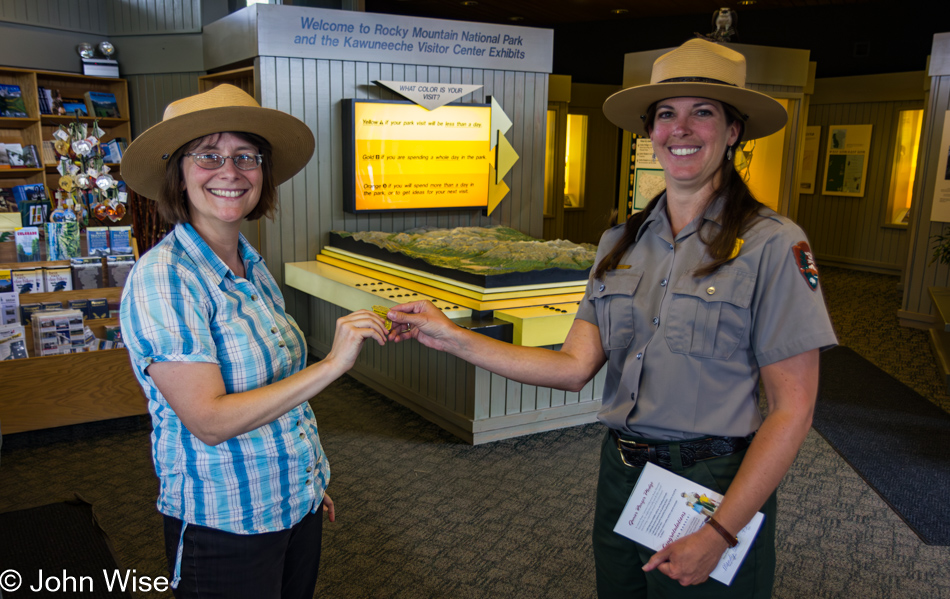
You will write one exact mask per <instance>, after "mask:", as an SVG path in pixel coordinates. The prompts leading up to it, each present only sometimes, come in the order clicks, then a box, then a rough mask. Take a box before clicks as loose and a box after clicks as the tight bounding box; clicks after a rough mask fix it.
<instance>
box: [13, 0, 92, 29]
mask: <svg viewBox="0 0 950 599" xmlns="http://www.w3.org/2000/svg"><path fill="white" fill-rule="evenodd" d="M106 1H108V0H4V1H3V2H0V21H7V22H9V23H19V24H22V25H34V26H37V27H49V28H51V29H65V30H69V31H84V32H87V33H90V34H97V35H106V34H107V33H108V32H109V31H108V27H107V19H106V8H105V2H106Z"/></svg>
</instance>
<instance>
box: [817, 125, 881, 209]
mask: <svg viewBox="0 0 950 599" xmlns="http://www.w3.org/2000/svg"><path fill="white" fill-rule="evenodd" d="M870 151H871V125H832V126H830V127H829V128H828V149H827V152H826V154H825V176H824V178H823V181H824V185H823V188H822V191H821V193H822V194H824V195H829V196H851V197H855V198H860V197H862V196H864V182H865V179H866V178H867V173H868V154H869V153H870Z"/></svg>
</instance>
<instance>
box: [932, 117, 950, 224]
mask: <svg viewBox="0 0 950 599" xmlns="http://www.w3.org/2000/svg"><path fill="white" fill-rule="evenodd" d="M930 220H932V221H936V222H941V223H950V110H948V111H947V112H946V113H944V115H943V135H942V136H941V137H940V161H939V162H938V163H937V181H936V185H935V186H934V203H933V207H931V209H930Z"/></svg>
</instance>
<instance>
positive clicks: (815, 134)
mask: <svg viewBox="0 0 950 599" xmlns="http://www.w3.org/2000/svg"><path fill="white" fill-rule="evenodd" d="M820 139H821V125H809V126H808V127H805V144H804V147H803V148H802V171H801V177H800V178H799V180H798V191H799V192H801V193H815V178H816V177H817V176H818V152H819V149H818V148H819V145H818V144H819V140H820Z"/></svg>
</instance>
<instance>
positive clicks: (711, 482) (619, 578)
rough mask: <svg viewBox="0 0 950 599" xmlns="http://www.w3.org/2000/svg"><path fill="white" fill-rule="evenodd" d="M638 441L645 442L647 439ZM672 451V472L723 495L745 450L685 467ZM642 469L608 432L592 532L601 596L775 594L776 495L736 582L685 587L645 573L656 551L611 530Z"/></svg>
mask: <svg viewBox="0 0 950 599" xmlns="http://www.w3.org/2000/svg"><path fill="white" fill-rule="evenodd" d="M625 438H627V437H625ZM634 440H637V441H639V442H646V440H643V439H634ZM670 455H671V462H672V468H670V469H671V470H672V471H673V472H675V473H676V474H679V475H680V476H683V477H686V478H688V479H690V480H692V481H694V482H696V483H699V484H700V485H703V486H704V487H707V488H709V489H712V490H713V491H716V492H717V493H721V494H725V493H726V490H727V489H728V488H729V485H730V483H732V479H733V478H734V477H735V475H736V472H738V470H739V465H740V464H742V458H743V457H744V456H745V450H743V451H739V452H736V453H734V454H732V455H729V456H724V457H721V458H712V459H709V460H703V461H700V462H696V463H695V464H694V465H692V466H690V467H689V468H683V467H682V464H681V463H680V462H679V448H678V446H677V444H676V443H673V442H671V443H670ZM640 472H642V468H633V467H631V466H627V465H626V464H624V463H623V461H622V460H621V458H620V451H619V450H618V449H617V441H616V439H615V438H614V437H613V435H612V434H611V433H610V431H607V435H606V436H605V438H604V441H603V445H602V446H601V454H600V475H599V478H598V481H597V505H596V511H595V514H594V533H593V541H594V561H595V564H596V567H597V596H598V598H599V599H661V598H662V599H666V598H676V599H679V598H684V599H687V598H688V599H694V598H695V599H712V598H727V597H728V598H730V599H733V598H742V599H769V598H770V597H771V596H772V584H773V582H774V578H775V514H776V496H775V493H772V496H771V497H769V499H768V501H766V502H765V505H764V506H763V507H762V509H761V510H760V511H761V512H763V513H764V514H765V520H764V522H763V523H762V528H761V529H760V530H759V534H758V536H756V539H755V541H754V544H753V546H752V548H751V549H750V550H749V553H748V555H746V558H745V561H744V562H743V563H742V566H741V567H740V568H739V571H738V572H737V573H736V577H735V578H734V579H733V581H732V584H731V585H730V586H726V585H724V584H722V583H721V582H719V581H718V580H713V579H709V580H707V581H706V582H704V583H702V584H698V585H694V586H687V587H684V586H682V585H681V584H680V583H678V582H676V581H675V580H672V579H670V578H668V577H667V576H666V575H664V574H662V573H660V572H659V571H658V570H653V571H652V572H644V571H643V570H642V568H643V566H644V565H645V564H646V563H647V561H648V560H649V559H650V557H651V556H652V555H653V554H654V551H652V550H650V549H647V548H646V547H644V546H642V545H639V544H637V543H635V542H633V541H631V540H630V539H628V538H627V537H624V536H621V535H619V534H617V533H615V532H614V530H613V529H614V526H615V525H616V524H617V520H618V519H619V518H620V513H621V512H622V511H623V508H624V505H625V504H626V503H627V499H628V498H629V497H630V493H632V492H633V487H634V485H636V482H637V479H638V478H639V477H640Z"/></svg>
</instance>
